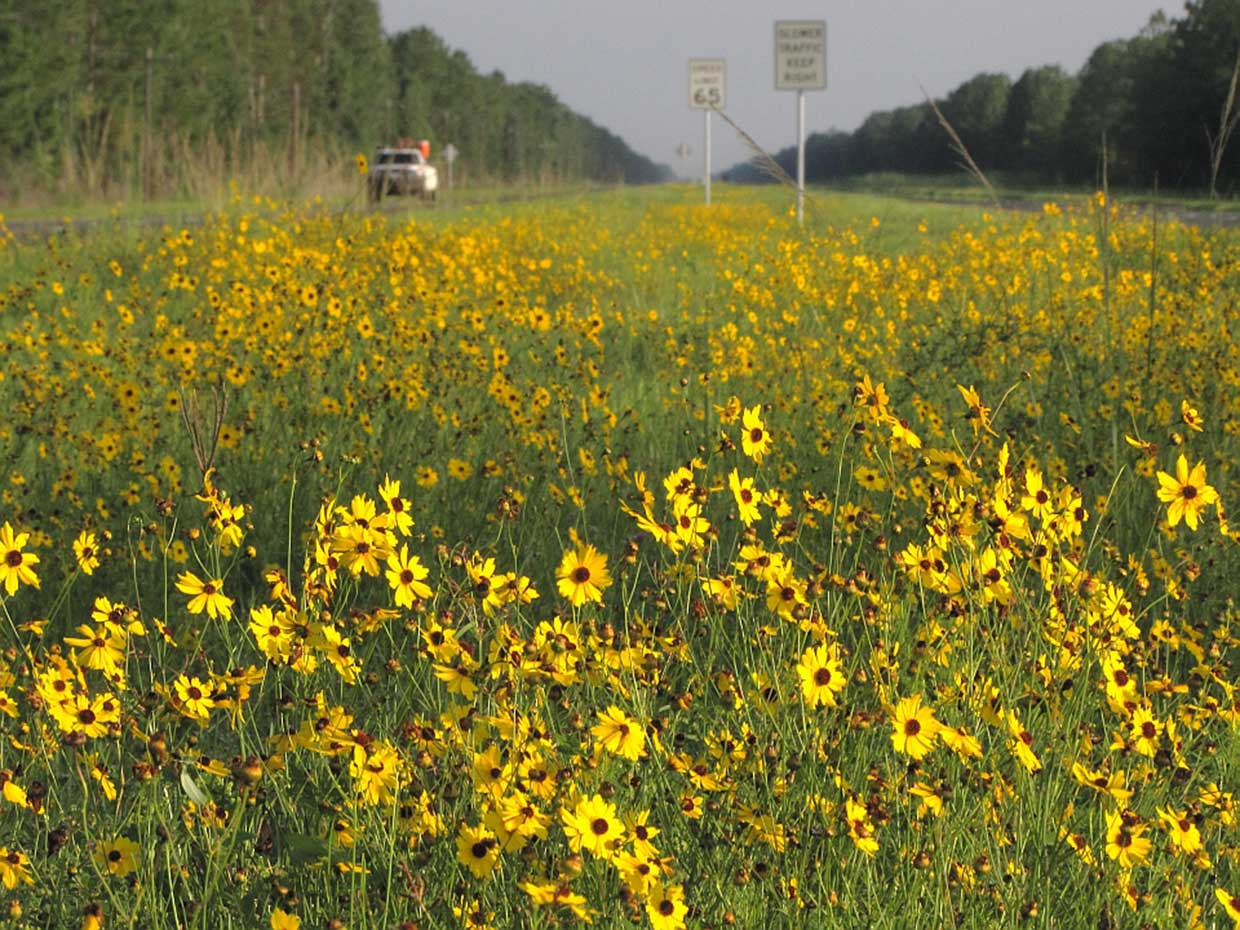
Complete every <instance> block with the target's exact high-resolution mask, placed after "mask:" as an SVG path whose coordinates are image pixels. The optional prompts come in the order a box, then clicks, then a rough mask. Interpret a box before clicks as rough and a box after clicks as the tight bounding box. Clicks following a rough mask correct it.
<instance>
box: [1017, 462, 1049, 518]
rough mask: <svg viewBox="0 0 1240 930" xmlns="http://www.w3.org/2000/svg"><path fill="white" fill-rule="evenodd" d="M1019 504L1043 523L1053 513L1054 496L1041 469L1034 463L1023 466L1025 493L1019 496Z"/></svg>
mask: <svg viewBox="0 0 1240 930" xmlns="http://www.w3.org/2000/svg"><path fill="white" fill-rule="evenodd" d="M1020 506H1021V508H1022V509H1024V510H1027V511H1029V512H1030V513H1031V514H1033V515H1034V516H1035V517H1037V518H1038V519H1039V520H1041V521H1042V522H1043V523H1045V522H1047V521H1048V520H1050V519H1051V517H1053V516H1054V515H1055V501H1054V498H1052V497H1051V492H1050V490H1049V489H1047V487H1046V484H1045V482H1044V481H1043V479H1042V470H1041V469H1040V468H1038V466H1036V465H1028V466H1026V468H1025V493H1024V494H1023V495H1022V496H1021V499H1020Z"/></svg>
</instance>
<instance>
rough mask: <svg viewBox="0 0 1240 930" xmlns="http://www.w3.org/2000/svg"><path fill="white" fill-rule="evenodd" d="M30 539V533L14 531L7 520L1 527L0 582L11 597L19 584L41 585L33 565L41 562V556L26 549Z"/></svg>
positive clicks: (35, 586)
mask: <svg viewBox="0 0 1240 930" xmlns="http://www.w3.org/2000/svg"><path fill="white" fill-rule="evenodd" d="M29 539H30V534H29V533H14V532H13V527H12V526H11V525H9V522H8V521H7V520H6V521H5V522H4V526H2V527H0V584H2V585H4V590H5V592H6V593H7V594H8V595H9V596H10V597H12V596H13V595H14V594H16V593H17V586H18V585H19V584H28V585H30V587H32V588H37V587H38V586H39V576H38V575H36V574H35V573H34V569H33V568H32V567H31V566H33V565H38V564H39V557H38V556H37V555H35V554H34V553H33V552H25V551H24V549H25V546H26V542H27V540H29Z"/></svg>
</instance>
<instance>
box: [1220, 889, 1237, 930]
mask: <svg viewBox="0 0 1240 930" xmlns="http://www.w3.org/2000/svg"><path fill="white" fill-rule="evenodd" d="M1214 897H1216V898H1217V899H1218V903H1219V904H1221V905H1223V910H1225V911H1226V912H1227V916H1228V917H1230V918H1231V919H1232V921H1233V926H1236V927H1240V897H1237V896H1235V895H1233V894H1232V893H1231V892H1230V891H1227V890H1226V889H1223V888H1215V889H1214Z"/></svg>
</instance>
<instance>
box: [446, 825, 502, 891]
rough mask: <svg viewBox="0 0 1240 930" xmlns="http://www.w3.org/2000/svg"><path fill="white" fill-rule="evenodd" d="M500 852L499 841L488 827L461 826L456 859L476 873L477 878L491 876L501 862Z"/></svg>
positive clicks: (457, 837)
mask: <svg viewBox="0 0 1240 930" xmlns="http://www.w3.org/2000/svg"><path fill="white" fill-rule="evenodd" d="M499 852H500V849H499V839H498V838H497V837H496V836H495V834H494V833H492V832H491V831H490V830H488V829H487V828H486V827H484V826H482V825H481V824H479V825H478V826H476V827H471V826H470V825H469V824H464V823H463V824H461V829H460V832H458V833H457V835H456V858H457V859H458V860H459V861H460V863H461V865H463V866H465V867H466V868H468V869H469V871H471V872H473V873H474V877H475V878H486V877H487V876H488V875H490V874H491V872H492V871H493V870H494V869H495V863H497V862H498V861H499Z"/></svg>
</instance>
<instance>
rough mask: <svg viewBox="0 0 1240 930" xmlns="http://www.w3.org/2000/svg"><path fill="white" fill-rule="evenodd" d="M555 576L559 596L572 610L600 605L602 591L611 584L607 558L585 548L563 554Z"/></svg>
mask: <svg viewBox="0 0 1240 930" xmlns="http://www.w3.org/2000/svg"><path fill="white" fill-rule="evenodd" d="M555 577H556V588H557V589H558V590H559V592H560V594H561V596H562V597H564V598H565V599H566V600H567V601H568V602H569V603H570V604H572V605H573V606H574V607H580V606H582V605H583V604H586V603H588V602H593V603H595V604H601V603H603V589H604V588H607V587H609V586H610V585H611V575H610V574H608V572H607V556H605V555H602V554H601V553H600V552H599V551H598V550H597V549H595V548H594V547H593V546H588V545H587V546H581V547H578V548H577V549H570V550H568V551H567V552H565V553H564V558H563V559H561V560H560V567H559V568H557V569H556V572H555Z"/></svg>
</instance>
